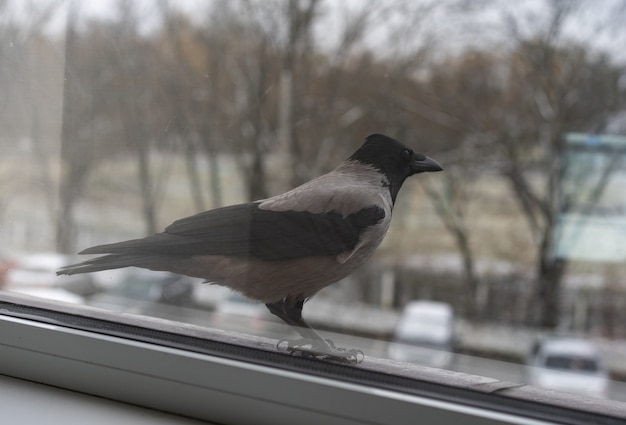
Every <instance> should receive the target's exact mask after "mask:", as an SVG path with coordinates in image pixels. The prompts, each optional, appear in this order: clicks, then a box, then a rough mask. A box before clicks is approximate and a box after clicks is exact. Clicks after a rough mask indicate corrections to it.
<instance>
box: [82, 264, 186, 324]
mask: <svg viewBox="0 0 626 425" xmlns="http://www.w3.org/2000/svg"><path fill="white" fill-rule="evenodd" d="M194 284H195V282H194V280H193V279H192V278H190V277H187V276H183V275H179V274H175V273H169V272H155V271H149V270H143V269H134V268H131V269H127V270H125V273H123V274H121V275H120V276H119V280H118V281H117V282H116V283H115V284H113V285H111V286H110V287H109V288H108V289H107V290H105V291H104V292H101V293H98V294H95V295H92V296H90V297H88V298H87V304H89V305H92V306H96V307H101V308H106V309H110V310H123V311H127V312H133V313H140V314H150V313H149V310H150V309H151V308H152V307H154V306H155V305H156V304H164V305H170V306H178V307H193V306H194V300H193V291H194ZM152 315H154V314H152Z"/></svg>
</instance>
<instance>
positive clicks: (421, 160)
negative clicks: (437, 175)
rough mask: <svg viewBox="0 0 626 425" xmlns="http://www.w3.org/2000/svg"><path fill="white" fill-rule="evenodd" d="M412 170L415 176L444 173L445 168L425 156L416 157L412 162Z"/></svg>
mask: <svg viewBox="0 0 626 425" xmlns="http://www.w3.org/2000/svg"><path fill="white" fill-rule="evenodd" d="M411 170H412V171H413V173H414V174H417V173H424V172H433V171H443V167H442V166H441V165H439V163H438V162H437V161H435V160H434V159H432V158H429V157H427V156H425V155H415V156H414V157H413V161H412V162H411Z"/></svg>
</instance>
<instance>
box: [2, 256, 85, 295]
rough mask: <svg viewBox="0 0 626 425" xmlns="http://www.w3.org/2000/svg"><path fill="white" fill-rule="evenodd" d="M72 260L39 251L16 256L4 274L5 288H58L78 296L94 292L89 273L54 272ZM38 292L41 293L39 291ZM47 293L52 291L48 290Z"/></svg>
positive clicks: (22, 289) (68, 257) (23, 289)
mask: <svg viewBox="0 0 626 425" xmlns="http://www.w3.org/2000/svg"><path fill="white" fill-rule="evenodd" d="M71 262H72V258H71V257H70V256H67V255H63V254H56V253H41V254H30V255H25V256H22V257H18V258H17V259H16V260H15V264H14V267H12V268H11V269H10V270H9V271H8V272H7V273H6V276H5V284H4V287H5V289H7V290H15V291H17V290H19V291H21V292H24V291H25V290H26V288H31V289H33V288H40V289H43V288H46V289H51V288H60V289H64V290H66V291H69V292H73V293H76V294H78V295H80V296H83V295H88V294H90V293H93V292H95V291H96V290H97V289H96V286H95V284H94V282H93V280H92V278H91V276H90V275H88V274H85V275H74V276H57V274H56V272H57V271H58V270H59V269H60V268H61V267H63V266H66V265H68V264H70V263H71ZM39 292H40V293H43V292H41V291H39ZM48 293H52V292H51V291H48Z"/></svg>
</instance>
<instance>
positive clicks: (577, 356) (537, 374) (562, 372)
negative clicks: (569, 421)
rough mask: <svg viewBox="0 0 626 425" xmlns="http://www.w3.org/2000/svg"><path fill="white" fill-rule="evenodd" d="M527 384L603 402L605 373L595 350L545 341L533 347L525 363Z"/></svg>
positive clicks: (580, 342)
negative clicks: (592, 397) (588, 396)
mask: <svg viewBox="0 0 626 425" xmlns="http://www.w3.org/2000/svg"><path fill="white" fill-rule="evenodd" d="M526 376H527V380H528V383H529V384H531V385H536V386H539V387H543V388H549V389H553V390H558V391H564V392H571V393H579V394H586V395H590V396H594V397H602V398H605V397H607V395H608V389H609V378H608V372H607V370H606V368H605V366H604V365H603V362H602V360H601V358H600V355H599V353H598V351H597V349H596V347H595V346H594V345H593V344H592V343H591V342H589V341H586V340H584V339H579V338H571V337H545V338H542V339H539V340H537V342H536V343H535V344H534V345H533V347H532V349H531V352H530V353H529V355H528V358H527V361H526Z"/></svg>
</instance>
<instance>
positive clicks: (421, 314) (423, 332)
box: [388, 301, 455, 368]
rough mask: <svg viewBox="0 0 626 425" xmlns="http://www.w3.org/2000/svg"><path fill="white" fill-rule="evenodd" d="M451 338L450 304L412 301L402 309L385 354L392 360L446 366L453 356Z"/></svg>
mask: <svg viewBox="0 0 626 425" xmlns="http://www.w3.org/2000/svg"><path fill="white" fill-rule="evenodd" d="M454 339H455V338H454V313H453V310H452V307H451V306H450V305H449V304H447V303H443V302H435V301H413V302H410V303H408V304H407V305H406V307H405V308H404V311H403V312H402V315H401V317H400V320H399V321H398V324H397V325H396V328H395V331H394V335H393V339H392V343H391V344H390V345H389V352H388V354H389V357H390V358H391V359H392V360H397V361H401V362H409V363H417V364H421V365H424V366H431V367H437V368H445V367H448V366H449V365H450V363H451V362H452V359H453V356H454V354H453V350H454Z"/></svg>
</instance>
